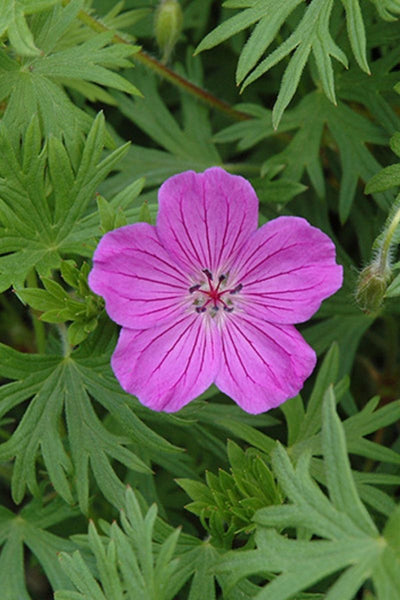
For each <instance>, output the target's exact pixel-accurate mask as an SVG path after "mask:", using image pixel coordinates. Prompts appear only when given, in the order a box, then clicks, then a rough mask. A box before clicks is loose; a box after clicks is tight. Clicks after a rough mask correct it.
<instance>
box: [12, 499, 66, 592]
mask: <svg viewBox="0 0 400 600" xmlns="http://www.w3.org/2000/svg"><path fill="white" fill-rule="evenodd" d="M76 516H77V511H76V510H72V509H71V508H69V507H68V506H67V505H66V504H65V503H63V502H62V501H60V500H53V501H50V502H48V501H47V502H43V501H42V500H33V501H31V502H29V504H26V506H24V508H23V509H22V510H21V511H20V513H19V514H14V513H13V512H12V511H10V510H8V509H7V508H5V507H4V506H2V507H1V513H0V545H1V553H0V584H1V590H2V591H1V593H2V597H3V598H4V600H15V599H16V598H21V600H29V598H30V596H29V594H28V590H27V588H26V583H25V578H24V547H26V548H29V550H30V551H31V552H32V554H33V555H34V556H35V557H36V559H37V560H38V561H39V562H40V564H41V565H42V567H43V569H44V571H45V573H46V575H47V577H48V579H49V581H50V582H51V584H52V586H53V588H54V589H58V588H65V587H66V586H68V587H70V585H69V582H68V578H67V576H66V575H65V573H64V572H63V569H62V568H61V566H60V565H59V564H58V553H59V552H60V551H65V552H71V551H72V550H73V549H74V548H75V544H73V543H72V542H71V541H69V540H66V539H63V538H62V537H60V536H57V535H55V534H54V533H51V532H49V531H46V530H47V529H48V528H50V527H54V526H55V525H58V524H59V523H62V522H63V521H65V520H66V519H70V518H76Z"/></svg>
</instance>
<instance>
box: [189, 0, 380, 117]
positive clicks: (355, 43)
mask: <svg viewBox="0 0 400 600" xmlns="http://www.w3.org/2000/svg"><path fill="white" fill-rule="evenodd" d="M299 4H300V0H286V1H285V2H281V3H280V4H279V6H278V7H277V6H276V3H274V2H273V1H272V0H271V1H267V2H265V1H261V0H259V1H258V2H256V1H254V2H247V3H245V8H244V10H242V11H241V12H240V13H239V14H238V15H236V16H235V17H232V18H231V19H228V20H227V21H225V22H224V23H222V24H221V25H220V26H219V27H218V28H217V29H215V30H214V31H212V32H211V33H209V34H208V35H207V36H206V37H205V38H204V40H202V42H201V43H200V44H199V46H198V48H197V52H200V51H201V50H206V49H209V48H212V47H214V46H216V45H217V44H220V43H221V42H223V41H224V40H226V39H228V38H230V37H231V36H232V35H234V34H235V33H237V32H239V31H242V30H243V29H246V28H247V27H249V26H250V25H253V24H254V23H256V22H257V25H256V27H255V28H254V30H253V32H252V34H251V37H250V38H249V40H248V42H247V43H246V45H245V46H244V48H243V52H242V53H241V55H240V59H239V62H238V67H237V72H236V81H237V83H238V84H240V83H243V86H244V87H246V86H247V85H249V84H250V83H252V82H254V81H256V80H257V79H258V78H259V77H261V75H263V74H264V73H266V72H267V71H269V70H270V69H271V68H272V67H273V66H275V65H276V64H278V63H279V62H280V61H281V60H283V59H285V57H287V56H288V55H289V54H290V53H291V52H293V51H294V52H293V55H292V57H291V58H290V61H289V64H288V66H287V67H286V70H285V73H284V75H283V78H282V83H281V87H280V90H279V94H278V97H277V100H276V103H275V106H274V109H273V112H272V122H273V125H274V128H277V127H278V125H279V122H280V120H281V118H282V115H283V112H284V110H285V108H286V107H287V105H288V104H289V102H290V101H291V99H292V98H293V96H294V94H295V92H296V89H297V87H298V84H299V81H300V77H301V74H302V72H303V69H304V67H305V65H306V64H307V62H308V60H309V58H310V54H311V52H312V53H313V57H314V59H315V63H316V66H317V70H318V75H319V78H320V83H321V86H322V89H323V90H324V92H325V94H326V96H327V97H328V98H329V100H330V101H331V102H333V103H334V104H336V96H335V85H334V71H333V67H332V59H331V57H333V58H335V59H336V60H337V61H339V62H340V63H341V64H342V65H344V66H345V67H346V68H347V66H348V60H347V57H346V55H345V53H344V52H343V51H342V50H341V49H340V48H339V46H338V45H337V44H336V43H335V41H334V39H333V37H332V35H331V33H330V17H331V12H332V9H333V5H334V3H333V0H312V2H309V5H308V6H307V7H306V8H305V9H304V13H303V16H302V18H301V19H300V20H299V21H298V23H297V24H296V26H295V28H294V31H293V32H292V33H291V34H290V35H289V36H288V38H287V39H286V40H285V42H284V43H282V44H281V45H280V46H278V47H277V48H276V49H275V50H273V51H272V52H271V53H270V54H269V56H267V58H265V59H264V60H262V61H261V62H260V63H259V64H258V65H257V63H258V61H259V60H260V58H261V56H262V55H263V54H264V52H266V51H267V49H268V48H269V46H270V45H271V43H272V42H273V40H274V39H275V38H276V36H277V34H278V32H279V30H280V29H281V27H282V25H283V24H284V23H285V22H286V21H287V20H288V17H289V15H290V14H291V13H292V12H293V11H294V10H295V9H296V8H297V7H298V6H299ZM342 4H343V7H344V10H345V15H346V24H347V33H348V36H349V40H350V44H351V47H352V50H353V54H354V57H355V59H356V61H357V63H358V65H359V66H360V68H361V69H362V70H363V71H365V72H366V73H369V66H368V62H367V57H366V37H365V26H364V21H363V16H362V13H361V9H360V5H359V2H358V0H342ZM241 6H243V4H242V5H241ZM256 65H257V66H256Z"/></svg>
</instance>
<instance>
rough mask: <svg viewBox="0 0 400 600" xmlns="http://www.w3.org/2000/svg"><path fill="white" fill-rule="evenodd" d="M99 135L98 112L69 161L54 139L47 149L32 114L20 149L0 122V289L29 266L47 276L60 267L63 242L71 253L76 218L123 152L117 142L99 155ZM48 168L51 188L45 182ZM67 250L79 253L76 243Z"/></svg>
mask: <svg viewBox="0 0 400 600" xmlns="http://www.w3.org/2000/svg"><path fill="white" fill-rule="evenodd" d="M105 136H106V132H105V125H104V118H103V116H102V114H101V113H99V115H98V116H97V118H96V119H95V121H94V122H93V125H92V127H91V129H90V132H89V134H88V136H87V139H86V141H85V144H84V145H83V147H82V148H81V150H80V151H79V153H78V155H77V156H76V157H74V159H75V160H72V158H71V156H70V154H69V152H68V151H67V149H66V146H64V145H62V144H61V143H60V142H54V141H53V142H50V144H49V154H47V151H46V150H47V147H46V145H45V144H44V143H43V141H42V137H41V132H40V129H39V126H38V120H37V118H33V119H32V121H31V123H30V125H29V127H28V129H27V130H26V133H25V135H24V137H23V140H22V149H20V141H19V140H18V142H16V143H15V145H14V144H13V143H12V142H11V141H10V135H9V130H8V128H7V127H6V126H5V125H4V124H2V125H1V126H0V224H1V225H2V226H1V227H0V232H1V236H2V238H1V241H0V255H2V256H1V257H0V274H1V275H3V277H2V282H3V283H2V289H6V288H7V287H9V286H10V285H12V284H14V285H15V287H16V288H22V287H23V283H24V280H25V278H26V276H27V274H28V273H29V271H30V270H31V269H32V268H33V267H35V268H36V270H37V271H38V272H40V273H41V274H42V275H44V276H47V275H49V274H50V270H51V269H54V268H57V267H59V266H60V258H61V256H60V255H61V253H62V252H63V248H64V245H66V246H67V248H68V250H67V251H68V252H71V248H70V246H69V244H70V239H71V237H72V238H74V236H76V234H77V231H79V230H80V223H79V221H80V219H82V218H83V217H84V214H85V211H86V207H87V205H88V203H89V202H90V200H91V198H92V195H93V193H94V191H95V190H96V188H97V186H98V185H99V184H100V182H101V181H102V180H103V179H105V177H106V176H107V174H108V173H109V171H111V169H112V168H113V166H114V165H115V164H116V163H117V162H118V161H119V160H120V159H121V156H123V154H124V153H125V152H126V151H127V146H123V147H122V148H119V149H117V150H115V151H114V152H113V153H111V154H109V155H108V156H107V157H106V158H104V159H103V160H101V155H102V151H103V148H104V142H105ZM73 163H75V164H73ZM61 164H62V165H63V169H62V173H60V171H61V169H60V165H61ZM48 167H49V172H50V181H51V187H49V186H46V185H45V177H46V171H47V168H48ZM27 214H29V223H28V222H27V220H26V215H27ZM87 241H88V238H87V237H86V239H85V240H83V239H81V242H80V245H83V243H85V244H86V245H87ZM93 246H94V240H93ZM72 251H75V252H79V245H75V246H74V250H72ZM29 293H30V292H27V294H29ZM32 293H33V294H36V295H37V292H32ZM40 295H41V296H43V294H42V293H41V292H40ZM26 298H27V296H26ZM31 300H32V301H34V300H33V297H31Z"/></svg>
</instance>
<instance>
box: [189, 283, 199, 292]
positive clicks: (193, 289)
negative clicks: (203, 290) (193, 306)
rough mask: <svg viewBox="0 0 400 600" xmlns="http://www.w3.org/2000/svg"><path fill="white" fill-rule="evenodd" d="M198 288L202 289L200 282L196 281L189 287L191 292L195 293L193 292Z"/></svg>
mask: <svg viewBox="0 0 400 600" xmlns="http://www.w3.org/2000/svg"><path fill="white" fill-rule="evenodd" d="M198 289H200V283H196V284H195V285H192V287H190V288H189V292H190V293H191V294H193V292H195V291H196V290H198Z"/></svg>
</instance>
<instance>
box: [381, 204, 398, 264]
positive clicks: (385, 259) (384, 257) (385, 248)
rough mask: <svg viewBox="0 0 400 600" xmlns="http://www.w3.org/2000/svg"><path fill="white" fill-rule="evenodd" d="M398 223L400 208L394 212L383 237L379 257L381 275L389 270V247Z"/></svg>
mask: <svg viewBox="0 0 400 600" xmlns="http://www.w3.org/2000/svg"><path fill="white" fill-rule="evenodd" d="M399 223H400V208H398V209H397V211H396V212H395V214H394V216H393V219H392V221H391V223H390V225H389V227H388V229H387V232H386V235H385V238H384V241H383V244H382V247H381V251H380V257H379V266H380V268H381V270H382V273H385V272H386V270H387V269H388V268H389V260H390V256H389V251H390V246H391V243H392V238H393V235H394V233H395V231H396V229H397V227H398V225H399Z"/></svg>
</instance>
